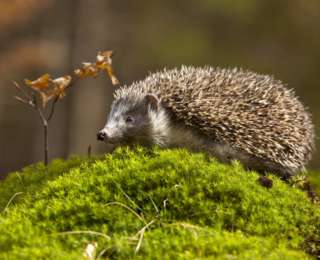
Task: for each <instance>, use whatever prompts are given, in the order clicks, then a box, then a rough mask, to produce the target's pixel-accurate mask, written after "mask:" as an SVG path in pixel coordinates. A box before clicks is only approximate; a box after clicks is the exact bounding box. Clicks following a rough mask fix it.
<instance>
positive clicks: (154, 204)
mask: <svg viewBox="0 0 320 260" xmlns="http://www.w3.org/2000/svg"><path fill="white" fill-rule="evenodd" d="M149 199H150V200H151V202H152V204H153V207H154V208H155V210H156V212H157V215H158V216H159V214H160V212H159V209H158V207H157V205H156V203H154V201H153V199H152V198H151V196H149Z"/></svg>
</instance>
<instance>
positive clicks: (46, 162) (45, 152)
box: [43, 121, 49, 166]
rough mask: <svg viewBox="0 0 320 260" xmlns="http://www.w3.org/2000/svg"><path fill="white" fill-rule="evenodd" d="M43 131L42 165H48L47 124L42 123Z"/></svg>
mask: <svg viewBox="0 0 320 260" xmlns="http://www.w3.org/2000/svg"><path fill="white" fill-rule="evenodd" d="M43 131H44V165H45V166H47V165H48V154H49V145H48V122H47V121H45V122H44V123H43Z"/></svg>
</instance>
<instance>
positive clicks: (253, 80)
mask: <svg viewBox="0 0 320 260" xmlns="http://www.w3.org/2000/svg"><path fill="white" fill-rule="evenodd" d="M124 92H125V93H127V94H129V95H130V94H131V95H132V93H133V92H136V93H141V92H143V93H146V92H152V93H155V94H157V95H158V96H159V97H160V98H161V100H162V103H163V105H164V106H166V107H167V108H168V109H169V110H170V111H171V112H172V114H173V115H174V117H175V118H176V120H179V121H181V122H183V123H184V124H185V125H187V126H190V127H192V128H195V129H197V130H199V131H200V132H201V133H202V134H204V135H206V136H209V137H210V138H211V139H212V140H215V141H217V142H219V143H226V144H228V145H230V146H232V147H233V148H234V149H238V150H239V151H245V152H246V153H248V154H249V155H251V156H253V157H257V158H261V159H265V160H268V161H270V162H271V163H276V164H279V165H281V166H282V167H286V168H288V169H291V170H292V171H293V172H295V171H297V170H301V169H303V167H304V165H305V164H306V163H307V162H308V161H309V160H310V158H311V153H312V149H313V142H314V130H313V125H312V122H311V119H310V115H309V114H308V113H307V112H306V110H305V108H304V107H303V105H302V104H301V103H300V101H299V100H298V99H297V98H296V97H295V95H294V93H293V91H291V90H288V89H286V88H285V87H284V86H283V84H282V83H281V82H280V81H279V80H276V79H274V78H273V77H270V76H266V75H259V74H256V73H254V72H250V71H244V70H241V69H232V70H231V69H220V68H210V67H206V68H193V67H182V68H181V69H179V70H178V69H174V70H168V71H166V70H164V71H162V72H157V73H155V74H151V75H150V76H149V77H147V78H146V79H145V80H143V81H140V82H137V83H134V84H133V85H131V86H130V87H128V88H126V89H125V90H123V93H122V95H123V94H124Z"/></svg>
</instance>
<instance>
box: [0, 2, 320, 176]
mask: <svg viewBox="0 0 320 260" xmlns="http://www.w3.org/2000/svg"><path fill="white" fill-rule="evenodd" d="M319 25H320V1H319V0H308V1H306V0H281V1H279V0H241V1H234V0H216V1H215V0H188V1H182V0H176V1H172V0H166V1H165V0H162V1H150V0H135V1H119V0H117V1H115V0H113V1H111V0H109V1H107V0H90V1H88V0H68V1H66V0H64V1H63V0H56V1H54V0H41V1H39V0H2V1H1V2H0V76H1V77H0V131H1V132H0V149H1V150H0V176H1V175H2V176H3V175H4V174H6V173H7V172H9V171H13V170H16V169H19V168H21V167H23V166H25V165H28V164H30V163H34V162H37V161H39V160H41V159H42V157H43V154H42V147H43V146H42V142H43V136H42V128H41V124H40V121H39V119H38V115H37V114H36V113H34V111H33V110H31V109H30V108H29V107H26V106H24V105H23V104H21V103H18V102H16V101H15V100H14V99H13V98H12V96H13V95H15V94H16V92H15V90H14V88H12V87H11V81H12V80H16V81H19V82H21V83H22V82H23V79H24V78H30V79H35V78H37V77H38V76H40V75H41V74H43V73H45V72H48V73H50V74H52V75H53V76H54V77H57V76H60V75H64V74H66V73H70V72H71V71H72V69H73V68H75V67H78V66H79V65H80V63H81V62H82V61H90V60H94V59H95V55H96V53H97V52H98V51H99V50H107V49H113V50H114V51H115V52H116V56H115V57H114V59H113V61H114V68H115V73H116V75H117V76H118V78H119V79H120V81H121V83H122V84H130V82H132V81H134V80H139V79H142V78H143V77H145V76H146V75H147V74H148V73H149V72H150V71H155V70H159V69H161V68H163V67H167V68H172V67H174V66H180V65H181V64H187V65H195V66H197V65H199V66H202V65H213V66H222V67H234V66H238V67H243V68H246V69H251V70H254V71H257V72H260V73H266V74H273V75H275V76H276V77H277V78H279V79H281V80H283V81H284V82H285V83H287V84H288V86H289V87H290V88H294V89H295V91H296V93H297V94H298V95H299V96H300V99H301V100H302V102H303V103H304V104H305V105H307V106H308V107H309V108H310V111H311V113H312V114H313V120H314V122H315V124H316V126H317V133H318V135H319V130H320V129H319V126H320V119H319V118H320V101H319V96H320V79H319V75H320V30H319V29H320V28H319ZM113 89H114V87H112V86H111V84H110V82H109V80H108V79H107V78H106V77H104V76H101V77H100V78H99V79H88V80H83V81H81V82H79V83H77V84H76V85H75V86H73V87H72V88H70V89H69V90H68V93H67V96H66V97H65V98H64V99H63V100H62V101H61V102H60V103H59V104H58V106H57V109H56V113H55V115H54V118H53V120H52V122H51V125H50V132H49V135H50V157H51V158H56V157H64V158H65V157H67V156H69V155H71V154H86V152H87V147H88V145H89V144H91V146H92V152H93V153H102V152H103V148H104V147H103V145H101V144H99V143H98V142H97V141H96V132H97V130H98V129H99V128H101V127H102V126H103V125H104V123H105V121H106V116H107V112H108V109H109V106H110V102H111V100H112V91H113ZM317 143H318V144H317V146H318V147H319V141H318V140H317ZM310 166H311V168H314V169H319V168H320V158H319V153H318V154H315V156H314V160H313V162H312V163H311V165H310Z"/></svg>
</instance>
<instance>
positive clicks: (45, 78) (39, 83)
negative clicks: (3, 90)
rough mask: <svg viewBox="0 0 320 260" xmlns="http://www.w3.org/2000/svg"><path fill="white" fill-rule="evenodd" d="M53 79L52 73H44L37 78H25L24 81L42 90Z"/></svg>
mask: <svg viewBox="0 0 320 260" xmlns="http://www.w3.org/2000/svg"><path fill="white" fill-rule="evenodd" d="M50 81H51V76H50V74H44V75H42V76H41V77H39V78H38V79H36V80H33V81H32V80H29V79H25V80H24V82H25V84H26V85H27V86H29V87H31V88H33V89H34V90H36V91H41V90H43V89H46V88H48V87H49V84H50Z"/></svg>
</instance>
